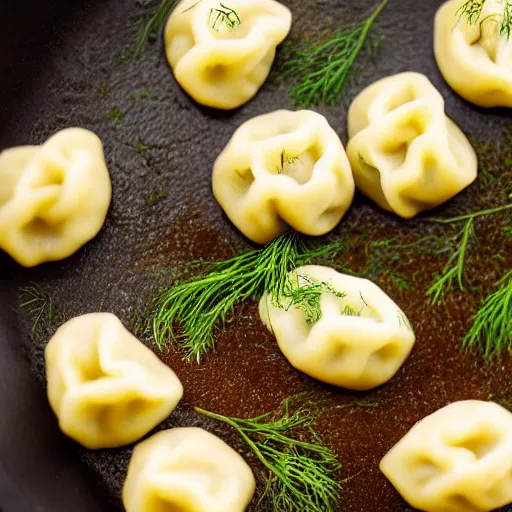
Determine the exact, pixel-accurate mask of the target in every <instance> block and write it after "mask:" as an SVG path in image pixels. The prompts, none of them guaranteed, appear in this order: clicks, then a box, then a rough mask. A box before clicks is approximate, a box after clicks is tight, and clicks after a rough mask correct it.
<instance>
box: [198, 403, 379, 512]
mask: <svg viewBox="0 0 512 512" xmlns="http://www.w3.org/2000/svg"><path fill="white" fill-rule="evenodd" d="M349 405H350V404H345V406H346V407H348V406H349ZM353 405H354V406H357V405H359V404H353ZM370 406H371V407H373V406H374V405H373V404H372V405H370ZM195 411H196V412H198V413H200V414H202V415H204V416H206V417H208V418H211V419H214V420H217V421H220V422H222V423H225V424H227V425H229V426H231V427H232V428H234V429H235V430H236V431H237V432H238V434H239V435H240V436H241V437H242V439H243V440H244V442H245V443H246V444H247V445H248V446H249V448H250V449H251V450H252V452H253V453H254V454H255V455H256V457H257V458H258V460H259V461H260V462H261V464H263V466H265V468H266V469H267V470H268V471H269V476H268V479H267V485H266V487H265V492H264V495H263V496H262V499H261V500H260V504H261V502H262V501H264V500H266V501H268V502H269V505H270V507H269V508H270V509H271V510H272V511H273V512H295V511H296V512H299V511H300V512H302V511H305V510H307V511H308V512H333V511H334V510H335V507H336V502H337V500H338V496H339V492H340V490H341V484H340V483H338V482H337V481H336V480H335V475H336V473H337V472H338V471H339V470H340V468H341V465H340V463H339V462H338V459H337V457H336V454H335V453H334V452H333V451H332V450H331V449H330V448H329V447H327V446H326V445H325V444H324V443H323V442H322V440H321V438H320V436H319V434H318V433H317V432H316V431H315V430H314V424H315V421H316V420H317V419H318V417H319V416H320V415H321V412H322V411H321V409H320V408H319V407H317V406H316V405H315V404H314V403H313V402H307V403H305V404H300V405H297V399H296V398H291V399H287V400H285V401H284V402H283V404H282V406H281V408H280V410H279V411H275V412H271V413H267V414H262V415H261V416H257V417H255V418H250V419H240V418H228V417H226V416H222V415H220V414H215V413H212V412H209V411H205V410H203V409H200V408H198V407H196V408H195Z"/></svg>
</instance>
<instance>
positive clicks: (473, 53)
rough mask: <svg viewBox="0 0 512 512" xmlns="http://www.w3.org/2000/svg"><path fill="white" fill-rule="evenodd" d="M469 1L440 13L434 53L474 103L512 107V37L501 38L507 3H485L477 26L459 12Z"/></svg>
mask: <svg viewBox="0 0 512 512" xmlns="http://www.w3.org/2000/svg"><path fill="white" fill-rule="evenodd" d="M466 1H467V0H450V1H448V2H446V3H445V4H443V6H442V7H441V8H440V9H439V11H438V12H437V15H436V21H435V34H434V50H435V56H436V60H437V64H438V66H439V69H440V70H441V73H442V74H443V76H444V78H445V80H446V81H447V82H448V84H449V85H450V86H451V87H452V88H453V89H454V91H455V92H457V93H458V94H460V95H461V96H462V97H463V98H465V99H466V100H468V101H470V102H471V103H474V104H476V105H480V106H482V107H512V37H510V38H508V39H507V37H506V35H505V34H503V35H500V34H499V31H500V26H501V24H502V22H503V16H504V13H505V9H506V8H507V7H506V5H505V1H504V0H486V1H485V2H483V8H482V13H481V15H480V18H479V20H478V21H476V23H475V24H474V25H470V24H469V23H468V22H467V18H466V17H465V16H462V17H461V16H460V14H459V13H458V12H457V11H458V10H459V9H460V8H461V7H462V6H463V5H464V4H465V3H466ZM508 5H509V7H508V8H509V9H510V2H508ZM511 22H512V20H509V23H511Z"/></svg>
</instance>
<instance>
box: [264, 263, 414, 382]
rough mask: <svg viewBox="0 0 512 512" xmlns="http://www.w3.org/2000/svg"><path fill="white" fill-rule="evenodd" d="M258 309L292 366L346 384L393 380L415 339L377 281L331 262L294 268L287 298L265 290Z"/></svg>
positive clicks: (314, 375) (408, 326)
mask: <svg viewBox="0 0 512 512" xmlns="http://www.w3.org/2000/svg"><path fill="white" fill-rule="evenodd" d="M259 311H260V317H261V319H262V321H263V323H264V324H265V325H266V326H267V328H268V329H269V330H270V331H271V332H272V333H273V334H274V335H275V337H276V339H277V343H278V344H279V348H280V349H281V351H282V352H283V354H284V356H285V357H286V359H288V361H289V362H290V363H291V364H292V366H294V367H295V368H297V369H298V370H300V371H302V372H304V373H306V374H307V375H309V376H311V377H313V378H315V379H318V380H321V381H323V382H327V383H328V384H334V385H335V386H340V387H343V388H348V389H355V390H367V389H371V388H374V387H376V386H380V385H381V384H384V383H385V382H387V381H388V380H390V379H391V378H392V377H393V376H394V375H395V374H396V372H397V371H398V370H399V369H400V367H401V366H402V364H403V363H404V361H405V359H406V358H407V356H408V355H409V353H410V352H411V350H412V348H413V345H414V342H415V336H414V332H413V329H412V327H411V324H410V323H409V321H408V320H407V317H406V316H405V314H404V313H403V311H402V310H401V309H400V308H399V307H398V306H397V305H396V304H395V303H394V302H393V301H392V300H391V299H390V298H389V297H388V296H387V295H386V294H385V293H384V292H383V291H382V290H381V289H380V288H379V287H378V286H377V285H375V284H373V283H372V282H370V281H368V280H367V279H360V278H358V277H353V276H349V275H344V274H340V273H339V272H336V271H335V270H334V269H332V268H329V267H320V266H315V265H309V266H305V267H301V268H298V269H297V270H295V271H293V272H292V273H291V274H290V277H289V283H288V287H287V290H285V292H283V297H281V298H279V299H277V298H276V297H272V296H270V295H268V294H266V295H264V296H263V297H262V299H261V301H260V306H259Z"/></svg>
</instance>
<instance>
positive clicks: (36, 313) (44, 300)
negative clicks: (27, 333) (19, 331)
mask: <svg viewBox="0 0 512 512" xmlns="http://www.w3.org/2000/svg"><path fill="white" fill-rule="evenodd" d="M19 306H20V308H22V309H24V310H26V311H27V312H28V314H29V315H30V317H31V318H32V328H31V334H32V335H34V334H35V333H36V332H37V330H38V328H39V327H41V328H43V329H48V328H50V327H51V326H52V325H53V324H54V323H55V321H56V320H57V315H56V313H55V309H54V306H53V301H52V298H51V297H50V295H48V293H47V292H45V291H44V290H43V289H42V288H41V287H40V286H38V285H36V284H33V285H31V286H27V287H25V288H21V289H20V294H19Z"/></svg>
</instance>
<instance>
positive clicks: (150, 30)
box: [135, 0, 179, 58]
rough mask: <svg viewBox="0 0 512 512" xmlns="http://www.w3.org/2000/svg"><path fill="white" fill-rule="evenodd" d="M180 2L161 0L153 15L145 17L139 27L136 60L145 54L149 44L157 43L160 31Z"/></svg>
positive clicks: (176, 0)
mask: <svg viewBox="0 0 512 512" xmlns="http://www.w3.org/2000/svg"><path fill="white" fill-rule="evenodd" d="M178 1H179V0H161V1H160V3H159V4H158V6H157V7H156V8H155V10H154V11H153V13H152V14H151V15H149V16H147V17H145V18H144V19H143V20H142V21H141V22H140V23H139V26H138V29H137V36H136V41H135V58H139V57H141V56H142V54H143V53H144V50H145V49H146V47H147V45H148V43H149V42H150V41H151V42H154V41H156V39H157V37H158V33H159V32H160V29H161V28H162V26H163V25H164V23H165V21H166V20H167V19H168V18H169V16H170V15H171V12H172V10H173V9H174V6H175V5H177V3H178Z"/></svg>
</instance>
